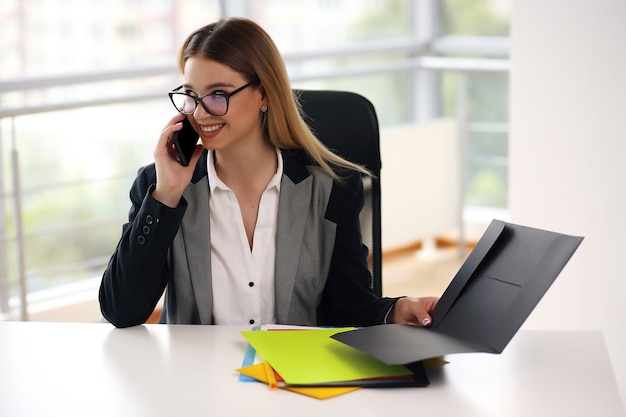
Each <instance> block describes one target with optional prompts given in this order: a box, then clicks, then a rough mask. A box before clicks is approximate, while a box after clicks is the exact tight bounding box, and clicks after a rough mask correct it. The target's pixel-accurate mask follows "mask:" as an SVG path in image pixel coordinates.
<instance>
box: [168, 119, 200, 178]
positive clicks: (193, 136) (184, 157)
mask: <svg viewBox="0 0 626 417" xmlns="http://www.w3.org/2000/svg"><path fill="white" fill-rule="evenodd" d="M172 143H173V144H174V149H176V153H177V155H178V161H179V162H180V164H181V165H182V166H184V167H186V166H187V165H189V161H191V156H192V155H193V151H194V150H195V149H196V144H197V143H198V133H197V132H196V131H195V129H194V128H193V126H191V123H189V119H188V118H187V117H185V118H184V119H183V128H182V129H180V130H179V131H178V132H174V136H173V137H172Z"/></svg>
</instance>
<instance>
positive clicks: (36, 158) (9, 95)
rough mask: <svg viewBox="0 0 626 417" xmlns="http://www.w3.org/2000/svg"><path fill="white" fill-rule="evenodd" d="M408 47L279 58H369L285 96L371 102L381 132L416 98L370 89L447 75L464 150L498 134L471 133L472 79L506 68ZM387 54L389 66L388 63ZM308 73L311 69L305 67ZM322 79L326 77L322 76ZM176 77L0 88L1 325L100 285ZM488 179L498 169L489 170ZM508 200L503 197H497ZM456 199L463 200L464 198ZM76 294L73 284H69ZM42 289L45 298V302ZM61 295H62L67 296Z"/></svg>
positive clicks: (93, 76)
mask: <svg viewBox="0 0 626 417" xmlns="http://www.w3.org/2000/svg"><path fill="white" fill-rule="evenodd" d="M420 50H421V47H420V46H419V45H418V46H416V45H415V44H414V43H412V42H410V41H397V42H389V43H380V44H376V45H372V48H371V49H367V50H364V49H353V50H351V49H350V48H341V49H337V50H325V51H310V52H307V53H304V52H302V53H297V54H296V53H294V54H291V55H285V60H286V62H287V65H288V68H296V67H299V65H300V64H301V63H303V62H311V61H315V60H320V59H323V60H328V59H332V58H333V57H341V58H342V59H343V60H344V61H345V60H346V58H347V57H350V56H353V57H363V56H364V55H371V56H378V57H379V58H380V59H378V60H372V62H373V63H370V64H367V65H364V64H358V65H349V64H348V65H344V66H342V67H340V68H339V67H337V68H334V69H332V70H324V69H322V70H319V71H311V70H310V68H312V66H307V68H308V71H307V72H304V71H298V70H293V71H291V70H290V74H292V75H291V78H292V85H293V87H294V88H315V89H349V90H352V91H355V92H358V93H361V94H363V95H365V96H366V97H368V98H370V100H371V101H372V102H373V104H374V106H375V108H376V110H377V112H378V113H379V118H380V122H381V125H383V126H385V125H391V124H394V123H399V122H402V123H404V122H409V121H418V122H419V120H415V119H414V116H413V115H412V113H411V112H410V111H407V110H403V111H404V113H402V112H401V113H402V116H398V115H397V114H398V110H397V109H411V108H414V107H415V106H416V104H415V103H416V102H419V101H420V100H422V101H423V100H424V98H423V97H419V94H420V91H419V89H413V90H411V89H410V88H409V90H410V91H409V93H408V94H405V95H402V96H401V97H402V100H401V103H400V105H398V104H397V103H394V105H395V106H396V107H395V108H394V109H395V110H394V112H389V113H387V112H386V109H389V108H390V107H391V104H390V100H395V99H396V96H392V97H390V96H389V94H388V93H386V92H385V90H384V89H381V88H379V87H378V86H380V85H383V86H384V85H391V84H394V83H395V84H397V83H398V82H400V83H401V84H402V82H404V81H402V80H409V81H408V82H407V83H406V86H411V85H412V84H411V82H410V80H411V79H412V78H413V77H414V76H415V74H417V73H419V72H425V71H426V72H436V73H441V72H452V73H454V74H455V76H456V77H458V80H459V89H458V91H457V93H456V95H457V100H458V103H457V106H456V114H455V118H456V119H457V121H458V124H459V132H460V133H459V134H460V136H461V137H462V139H463V140H464V141H467V139H468V138H469V136H470V135H472V134H474V133H481V132H482V133H490V132H492V133H493V132H495V133H496V134H498V135H505V140H506V135H507V125H506V123H470V121H469V117H468V115H469V114H470V112H469V111H468V105H467V103H468V100H467V96H468V88H467V83H466V82H465V81H464V80H465V77H467V75H468V74H471V73H486V74H489V73H497V74H507V73H508V70H509V63H508V61H507V60H504V59H476V58H473V59H463V58H443V57H436V56H416V54H418V51H420ZM390 54H392V55H394V56H395V58H394V59H386V58H385V57H388V56H389V55H390ZM313 68H314V66H313ZM320 68H328V65H322V66H320ZM179 79H180V75H179V74H177V71H176V69H175V68H174V67H173V66H167V65H166V66H160V67H159V66H154V67H146V68H135V69H128V70H120V71H108V72H94V73H83V74H72V75H67V76H62V77H47V78H28V79H13V80H5V81H0V105H1V107H0V164H1V165H0V173H1V175H2V180H1V181H0V200H1V201H0V203H1V204H0V216H1V217H3V218H4V219H5V220H4V222H3V223H2V225H3V226H1V227H2V230H0V235H1V241H0V314H4V315H5V316H7V317H10V318H19V319H21V320H27V319H28V311H29V303H31V304H32V303H34V302H37V301H36V300H42V299H45V297H42V296H41V294H42V293H43V292H45V291H49V293H50V294H52V295H51V297H57V296H58V294H60V293H63V291H64V290H63V288H70V285H71V284H76V283H77V282H79V283H80V282H81V281H84V280H86V279H88V278H90V277H99V276H100V275H101V273H102V271H103V269H104V268H105V267H106V263H107V261H108V257H109V256H110V254H111V253H112V252H113V250H114V247H115V244H116V243H117V239H118V238H119V234H120V232H121V225H122V224H123V223H124V222H125V220H126V215H127V210H128V207H129V202H128V198H127V195H128V189H129V187H130V183H131V182H132V180H133V178H134V176H135V172H136V169H137V168H138V167H139V166H141V165H144V164H147V163H150V162H151V161H150V159H151V154H152V147H153V145H154V143H155V142H156V137H157V136H158V132H159V131H160V129H161V127H162V126H163V125H165V122H166V121H167V120H168V119H169V118H170V117H171V116H172V113H171V112H172V110H171V109H170V106H171V105H170V103H169V102H168V101H167V95H166V93H167V91H169V90H170V89H171V88H172V87H175V86H176V85H177V81H179ZM464 161H465V162H464V163H465V164H466V167H465V168H464V172H466V173H467V167H469V166H474V165H475V164H479V165H484V166H493V167H505V168H506V166H507V163H508V162H507V160H506V156H493V155H491V156H490V155H484V156H483V157H482V159H481V155H471V154H467V155H466V157H465V159H464ZM496 169H497V168H496ZM504 191H505V192H506V190H504ZM463 192H465V191H463ZM79 286H80V285H79ZM51 289H54V291H52V290H51ZM67 291H70V290H67Z"/></svg>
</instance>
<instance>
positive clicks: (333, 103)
mask: <svg viewBox="0 0 626 417" xmlns="http://www.w3.org/2000/svg"><path fill="white" fill-rule="evenodd" d="M295 93H296V95H297V96H298V97H299V101H300V104H301V105H302V110H303V113H304V120H305V121H306V122H307V124H308V125H309V126H310V127H311V129H312V130H313V132H314V133H315V134H316V136H317V137H318V138H319V139H320V140H321V141H322V142H324V144H325V145H326V146H327V147H328V148H330V149H331V150H333V151H334V152H335V153H337V154H338V155H341V156H342V157H343V158H345V159H347V160H349V161H351V162H354V163H357V164H360V165H362V166H364V167H366V168H367V169H368V170H369V171H370V172H371V173H372V174H373V177H371V178H368V177H364V178H363V185H364V188H365V206H364V207H363V210H362V211H361V215H360V220H361V230H362V234H363V242H364V243H365V245H366V246H367V247H368V248H369V250H370V253H369V256H370V259H371V264H370V268H371V273H372V283H371V285H372V289H373V290H374V292H375V293H376V294H377V295H378V296H381V295H382V248H381V240H382V239H381V214H380V168H381V161H380V134H379V127H378V118H377V117H376V111H375V110H374V106H373V105H372V103H371V102H370V101H369V100H367V99H366V98H365V97H363V96H361V95H359V94H356V93H350V92H344V91H312V90H295Z"/></svg>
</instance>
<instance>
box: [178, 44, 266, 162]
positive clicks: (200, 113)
mask: <svg viewBox="0 0 626 417" xmlns="http://www.w3.org/2000/svg"><path fill="white" fill-rule="evenodd" d="M183 75H184V83H183V88H182V90H184V91H185V92H186V93H188V94H191V95H194V96H196V97H202V96H205V95H207V94H214V93H218V92H221V93H226V94H228V93H232V92H233V91H235V90H237V89H238V88H240V87H242V86H244V85H246V84H247V83H248V82H249V81H250V80H248V79H246V78H245V77H244V76H243V75H242V74H241V73H239V72H237V71H234V70H233V69H232V68H230V67H228V66H226V65H224V64H221V63H219V62H217V61H214V60H211V59H207V58H204V57H201V56H191V57H189V58H188V59H187V61H186V62H185V68H184V74H183ZM264 104H266V99H265V97H264V96H263V94H262V93H261V89H260V88H259V86H258V85H257V84H253V85H250V86H249V87H247V88H244V89H243V90H241V91H239V92H237V93H236V94H235V95H233V96H232V97H230V99H229V105H228V111H227V112H226V114H224V115H223V116H214V115H212V114H210V113H208V112H207V111H206V110H205V109H204V108H203V107H202V106H201V105H198V107H197V108H196V110H195V112H194V113H193V114H192V115H189V116H188V118H189V120H190V121H191V124H192V125H193V127H194V128H195V129H196V131H197V132H198V133H199V134H200V139H201V140H202V144H203V146H204V147H205V148H207V149H213V150H226V149H227V148H232V147H239V146H248V144H252V143H255V142H257V141H258V142H259V143H260V142H262V141H263V140H264V139H263V131H262V125H261V110H260V109H261V106H263V105H264Z"/></svg>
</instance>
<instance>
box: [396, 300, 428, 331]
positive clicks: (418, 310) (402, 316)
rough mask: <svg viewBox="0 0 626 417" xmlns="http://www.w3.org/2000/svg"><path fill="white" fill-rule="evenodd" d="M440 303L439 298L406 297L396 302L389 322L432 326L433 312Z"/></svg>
mask: <svg viewBox="0 0 626 417" xmlns="http://www.w3.org/2000/svg"><path fill="white" fill-rule="evenodd" d="M437 301H439V298H438V297H421V298H418V297H404V298H400V299H399V300H398V301H396V304H395V305H394V307H393V309H392V310H391V312H390V313H389V318H390V320H388V322H390V323H395V324H410V325H413V326H430V324H431V323H432V321H433V320H432V318H431V317H430V312H431V311H433V309H434V308H435V306H436V305H437Z"/></svg>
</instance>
